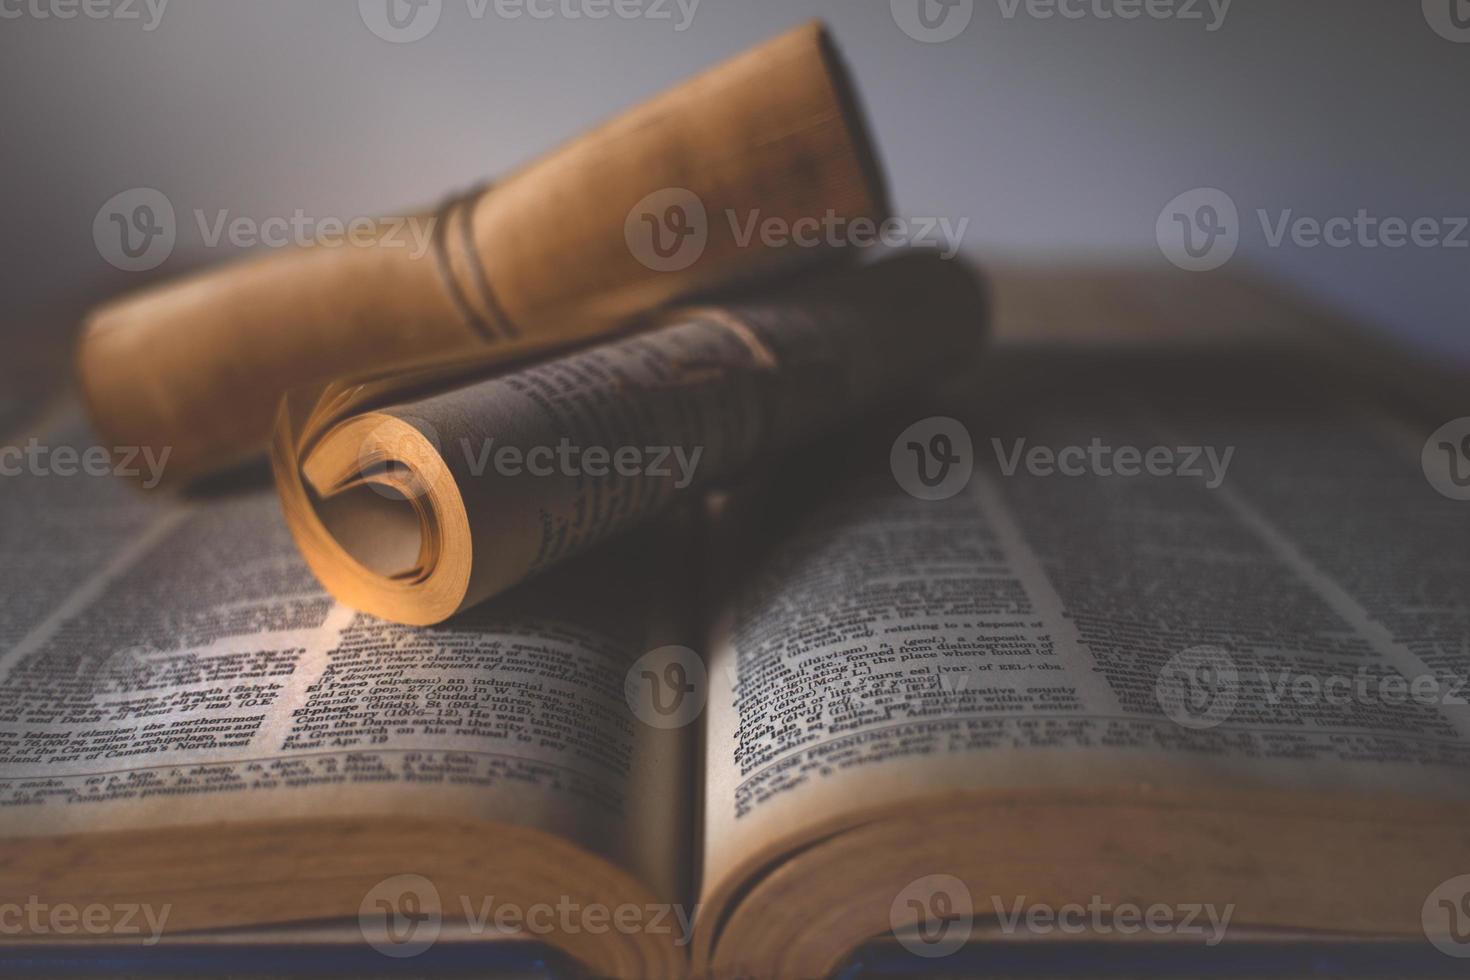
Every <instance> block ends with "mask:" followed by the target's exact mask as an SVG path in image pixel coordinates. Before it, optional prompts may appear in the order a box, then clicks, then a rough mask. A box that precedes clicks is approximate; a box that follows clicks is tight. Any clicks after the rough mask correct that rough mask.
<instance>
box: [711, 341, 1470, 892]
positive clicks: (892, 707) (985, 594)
mask: <svg viewBox="0 0 1470 980" xmlns="http://www.w3.org/2000/svg"><path fill="white" fill-rule="evenodd" d="M1273 357H1274V355H1273ZM1237 367H1238V368H1239V370H1236V368H1237ZM1242 378H1249V379H1250V381H1251V383H1249V384H1245V383H1242V381H1241V379H1242ZM1358 394H1359V395H1361V393H1358ZM1363 405H1364V401H1363V399H1362V398H1361V397H1355V398H1354V397H1345V395H1344V393H1343V392H1341V391H1339V390H1337V389H1336V388H1335V387H1334V385H1333V383H1332V381H1331V379H1323V378H1316V377H1314V376H1313V375H1312V373H1311V369H1310V368H1309V367H1306V366H1302V365H1287V364H1286V363H1285V362H1280V363H1278V362H1276V361H1274V360H1272V359H1271V358H1267V359H1266V360H1264V361H1262V360H1260V359H1245V360H1243V361H1242V362H1241V363H1240V364H1238V365H1234V366H1232V365H1231V364H1229V363H1226V362H1224V361H1222V360H1221V359H1219V358H1206V359H1201V358H1199V357H1198V355H1183V356H1175V357H1169V356H1161V355H1158V354H1144V355H1137V354H1130V353H1121V354H1118V355H1116V356H1111V357H1098V356H1092V357H1079V358H1075V359H1068V358H1067V357H1065V356H1062V357H1057V356H1053V355H1045V354H1041V355H1020V356H1016V357H1011V358H1003V357H1002V356H1001V355H999V354H996V355H994V357H993V364H992V366H991V368H990V369H989V370H988V371H987V372H985V373H984V374H983V375H982V376H981V377H978V378H976V379H975V380H974V383H973V385H972V386H971V387H970V390H969V394H968V397H967V399H966V402H965V404H964V405H963V406H962V407H959V408H956V407H954V406H950V408H948V409H941V408H921V409H915V410H914V411H912V412H911V413H910V414H908V415H904V416H902V417H895V418H894V419H893V420H892V422H891V424H890V425H889V426H888V427H887V429H886V430H884V431H883V432H882V438H881V439H874V440H868V441H863V442H854V443H853V444H852V445H850V446H846V447H843V448H841V449H838V450H834V451H833V452H832V453H830V454H828V456H827V457H825V458H822V459H817V460H813V461H810V463H809V464H808V465H807V466H805V467H804V468H793V469H790V470H785V471H783V472H782V473H781V474H780V477H779V479H778V480H776V481H775V483H776V485H777V488H778V489H779V490H780V491H781V493H782V494H785V496H786V497H787V498H792V497H797V496H800V494H798V493H796V492H795V491H793V490H792V488H793V487H801V486H803V481H806V482H807V483H809V484H811V485H813V487H816V486H820V487H821V489H810V490H808V491H804V492H805V494H806V497H807V499H806V500H805V501H799V502H788V503H785V504H779V505H771V506H759V505H758V506H754V507H751V508H750V509H751V510H752V511H755V512H757V514H756V516H757V517H758V520H756V521H755V522H754V523H746V524H743V525H741V527H740V528H739V529H738V530H733V531H730V532H728V533H727V535H726V537H727V538H728V539H729V540H732V541H734V542H735V543H736V545H737V546H738V548H737V549H736V550H744V551H746V552H749V554H748V555H747V556H745V557H743V558H739V559H730V560H729V561H731V562H733V563H735V564H737V565H738V568H739V570H738V571H737V572H734V573H732V575H731V578H732V585H731V586H730V587H729V588H728V590H727V591H726V593H725V594H724V599H725V601H724V603H723V607H724V611H723V614H722V616H721V617H720V619H719V621H718V622H717V623H716V625H715V628H714V631H713V638H712V640H711V641H710V642H711V646H710V657H709V661H710V662H709V666H710V671H709V673H710V678H711V694H710V703H709V709H708V710H709V721H708V739H707V746H706V778H707V782H706V791H705V807H706V813H705V822H704V826H705V842H704V855H705V861H706V865H705V872H706V873H705V878H704V894H705V898H706V901H708V900H709V899H710V898H711V896H712V895H714V894H716V893H717V892H719V891H720V890H722V889H728V888H730V887H731V886H732V882H734V881H735V880H736V879H737V878H738V877H739V876H740V874H745V873H748V872H749V871H750V870H751V869H752V868H753V867H754V866H755V865H756V864H757V863H760V862H764V861H768V860H771V859H773V858H774V857H776V856H778V855H779V854H780V853H782V852H783V851H782V849H783V848H784V849H787V850H789V849H790V848H791V847H793V846H794V845H795V844H797V843H799V842H801V841H802V840H810V839H813V838H814V837H815V836H818V835H821V834H825V833H828V832H830V831H831V830H832V829H834V827H837V826H841V825H844V824H845V825H851V824H854V823H857V822H860V821H862V820H864V819H867V818H869V817H871V816H872V815H874V814H876V813H879V812H882V811H884V810H885V809H892V808H894V807H896V806H900V805H904V804H912V803H913V801H915V800H917V799H920V798H923V797H926V796H931V795H932V796H935V797H939V796H942V795H943V794H952V793H955V792H962V791H965V790H995V789H1006V790H1009V789H1015V790H1017V791H1023V790H1028V789H1037V788H1040V789H1046V788H1048V787H1052V788H1059V789H1066V790H1069V791H1072V790H1102V791H1106V790H1108V789H1109V788H1110V787H1115V788H1123V789H1127V790H1128V791H1129V792H1130V793H1131V794H1134V795H1136V794H1137V793H1140V792H1142V793H1147V792H1148V791H1150V790H1151V789H1164V790H1169V791H1173V792H1177V791H1180V790H1185V791H1188V790H1189V788H1190V787H1198V788H1200V789H1201V790H1204V789H1210V790H1212V791H1216V792H1218V791H1219V790H1220V789H1222V788H1232V787H1233V788H1238V789H1240V790H1242V791H1245V790H1259V791H1266V792H1273V791H1276V790H1281V791H1289V792H1297V791H1300V792H1307V793H1325V794H1347V795H1358V796H1362V795H1367V796H1382V795H1384V794H1394V795H1396V796H1414V797H1425V798H1434V799H1445V798H1458V799H1464V798H1465V797H1466V796H1467V795H1470V785H1467V783H1466V781H1465V778H1464V776H1465V772H1466V770H1467V769H1470V716H1467V711H1470V709H1467V707H1466V703H1465V697H1466V695H1467V693H1470V691H1467V688H1466V677H1467V673H1470V647H1467V637H1470V605H1467V602H1470V597H1467V595H1466V593H1465V590H1464V587H1463V586H1464V583H1465V582H1466V581H1470V557H1467V553H1466V551H1465V549H1464V548H1463V547H1461V546H1460V545H1462V544H1463V542H1464V527H1465V524H1464V513H1463V509H1464V507H1465V504H1464V503H1463V502H1461V501H1457V500H1452V499H1449V498H1447V497H1446V496H1443V495H1441V494H1440V493H1438V492H1436V490H1435V488H1434V487H1433V486H1432V485H1431V483H1430V482H1429V481H1428V480H1426V476H1425V474H1424V472H1422V471H1421V465H1420V463H1421V460H1420V449H1421V447H1422V446H1423V445H1424V440H1425V439H1426V437H1428V436H1429V434H1430V432H1431V431H1432V430H1433V429H1434V427H1435V424H1438V423H1437V422H1436V423H1433V424H1431V422H1421V421H1418V420H1405V419H1394V418H1390V417H1389V416H1387V415H1385V414H1382V413H1377V412H1376V411H1375V410H1370V409H1366V408H1364V407H1363ZM950 415H954V416H958V418H955V419H951V420H950V421H935V420H934V419H935V418H937V417H941V416H945V417H947V416H950ZM926 417H929V419H930V420H929V421H928V422H923V421H922V420H924V419H925V418H926ZM1440 421H1443V420H1440ZM911 423H922V424H920V425H919V426H918V428H913V429H907V430H906V426H909V425H910V424H911ZM940 432H943V433H946V434H947V435H948V436H950V437H951V438H950V441H949V443H948V444H947V445H945V444H941V443H937V442H935V441H934V439H933V436H934V435H935V434H936V433H940ZM962 442H964V443H967V444H968V445H967V446H966V447H962V446H961V444H962ZM913 446H918V447H919V449H918V450H917V451H913V449H912V447H913ZM1038 448H1040V449H1041V450H1044V451H1043V452H1040V453H1037V452H1034V450H1037V449H1038ZM1124 449H1128V450H1130V451H1129V452H1127V453H1124V452H1121V450H1124ZM1155 449H1157V450H1158V451H1157V452H1154V453H1153V455H1152V456H1150V455H1149V454H1150V451H1151V450H1155ZM940 456H954V457H956V458H955V460H954V462H953V463H952V472H951V473H950V474H948V475H946V476H945V479H944V480H939V481H936V485H935V486H933V487H929V486H926V485H925V484H924V483H923V482H922V481H920V480H919V479H918V478H917V474H918V472H919V470H918V469H917V468H916V467H925V468H926V472H927V474H928V475H929V476H930V477H937V476H939V475H940V473H941V471H942V470H943V469H945V467H942V466H941V465H940V462H939V457H940ZM1150 459H1152V461H1153V463H1152V465H1153V466H1154V468H1155V470H1156V472H1148V471H1146V470H1145V469H1144V466H1145V465H1146V463H1147V461H1148V460H1150ZM1120 470H1122V471H1123V472H1120ZM834 471H836V472H835V473H834ZM924 496H929V497H933V498H939V497H942V498H943V499H921V498H922V497H924ZM772 499H780V495H779V494H778V495H776V496H775V497H773V498H772ZM732 520H734V522H735V523H737V524H739V523H740V521H739V518H734V519H732ZM753 540H758V541H759V542H760V544H758V545H754V546H752V545H751V544H750V542H751V541H753ZM713 560H714V562H715V564H716V565H720V564H722V562H724V561H725V560H724V559H722V558H719V557H716V558H715V559H713ZM941 805H942V804H941Z"/></svg>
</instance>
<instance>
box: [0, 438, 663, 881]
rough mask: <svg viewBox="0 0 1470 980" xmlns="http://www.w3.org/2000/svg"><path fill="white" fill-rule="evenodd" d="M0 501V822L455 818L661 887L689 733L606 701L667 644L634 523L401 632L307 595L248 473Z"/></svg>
mask: <svg viewBox="0 0 1470 980" xmlns="http://www.w3.org/2000/svg"><path fill="white" fill-rule="evenodd" d="M91 442H92V437H91V436H90V434H89V433H88V432H87V430H86V429H85V428H84V427H82V426H81V425H79V424H76V423H75V422H72V423H70V424H67V425H63V426H62V427H60V428H58V429H56V430H53V431H50V432H47V433H45V434H44V435H43V436H41V437H38V438H37V439H36V440H35V443H34V444H35V445H36V446H38V447H42V448H45V449H47V450H48V451H50V452H51V453H52V454H53V455H54V454H55V450H56V448H57V447H61V446H71V447H79V448H84V447H87V446H89V445H90V444H91ZM20 444H21V445H24V442H23V441H22V442H21V443H20ZM38 452H39V451H38ZM38 458H39V455H38ZM0 492H4V493H5V494H6V496H7V504H8V506H6V507H5V508H3V510H0V522H3V528H0V534H3V538H4V541H5V554H6V557H7V561H6V562H5V563H4V564H3V566H0V597H3V599H0V602H4V604H5V606H6V615H5V616H4V617H3V621H0V622H3V626H0V630H3V631H4V632H3V636H0V640H3V644H0V647H3V650H4V654H3V657H0V835H3V836H6V837H17V836H27V835H53V834H67V833H83V832H89V831H96V830H123V829H150V828H167V827H179V826H195V825H200V824H206V823H210V822H213V821H250V820H271V819H288V818H293V817H317V816H320V817H335V816H341V815H344V814H363V813H383V814H394V815H408V816H460V817H466V818H482V819H486V820H493V821H503V822H507V823H511V824H517V825H521V826H526V827H531V828H535V829H538V830H542V831H546V832H548V833H553V834H557V835H560V836H562V837H565V838H566V839H568V840H570V841H572V842H573V843H575V844H579V845H581V846H582V847H584V848H586V849H587V850H589V851H591V852H593V853H597V854H601V855H603V856H605V857H607V858H608V859H610V860H611V861H612V862H613V863H614V864H617V865H619V866H621V867H624V868H626V869H628V870H630V871H632V872H633V873H634V875H635V876H637V877H639V878H640V879H642V880H643V881H644V882H645V883H647V884H648V885H649V887H650V888H651V889H653V890H655V892H656V893H659V894H664V895H674V894H675V893H676V889H677V888H678V887H679V885H678V882H679V880H680V878H681V875H682V874H683V871H682V870H681V869H682V868H684V867H685V866H687V863H688V862H687V858H688V849H687V848H688V845H687V840H688V837H687V834H688V825H689V821H690V811H689V805H690V801H689V799H688V797H689V761H688V759H689V756H688V753H689V752H690V751H691V750H692V745H691V744H690V743H689V742H688V741H686V740H687V739H689V738H690V735H689V733H688V732H686V731H679V730H674V729H662V728H658V727H655V726H652V725H648V724H645V723H644V722H643V721H641V720H640V719H639V717H638V716H637V715H636V713H635V711H634V710H633V708H632V706H631V704H630V702H629V701H628V700H627V698H626V696H625V678H626V675H627V673H628V670H629V668H630V665H632V664H633V663H634V661H635V660H636V659H637V658H639V657H640V656H642V655H643V654H644V653H646V652H647V651H649V650H651V649H653V648H655V647H657V646H660V645H661V644H663V643H671V642H674V640H675V639H676V637H675V636H674V633H675V632H676V627H674V625H673V623H674V620H673V616H672V613H671V612H670V608H669V607H670V605H671V604H672V603H674V602H675V601H676V597H675V596H674V595H673V594H672V592H670V591H667V590H666V589H665V587H664V584H663V583H662V582H661V581H660V577H661V575H662V574H663V572H664V571H665V570H666V569H668V568H670V567H672V565H673V563H672V562H670V561H669V560H667V559H666V558H665V557H663V556H664V555H665V551H664V549H665V547H666V545H667V543H668V542H667V541H665V540H662V539H660V538H659V537H658V536H657V535H654V536H649V537H645V538H641V539H639V541H636V542H628V543H627V544H626V545H624V546H623V547H624V551H622V552H619V553H616V554H614V553H606V554H599V555H593V556H590V557H589V559H588V561H587V562H586V563H581V564H578V565H577V566H576V567H575V568H569V569H567V570H566V572H565V573H564V574H560V575H554V576H549V577H546V578H544V579H541V580H540V581H538V582H537V583H535V584H533V585H531V586H528V587H527V588H524V589H519V590H516V591H514V592H512V593H510V594H508V595H506V596H505V597H503V598H502V599H501V600H500V601H497V602H495V603H491V604H488V605H486V606H485V607H483V608H481V609H478V610H476V611H475V612H474V613H472V614H470V615H467V616H464V617H460V618H458V619H455V620H453V621H451V622H449V623H446V624H444V625H443V626H442V627H439V628H436V629H433V630H416V629H410V628H406V627H400V626H395V625H392V624H388V623H385V622H382V621H380V620H376V619H374V618H372V617H370V616H366V615H362V614H359V613H356V612H354V611H353V610H351V609H349V608H347V607H345V606H342V605H340V604H339V603H337V602H336V601H334V600H333V599H332V598H331V597H330V596H328V595H327V594H326V593H325V592H324V591H323V590H322V589H321V587H320V586H319V585H318V584H317V582H316V581H315V579H314V578H313V577H312V575H311V573H310V572H309V571H308V570H307V568H306V566H305V564H304V563H303V562H302V560H301V558H300V556H299V555H298V553H297V551H296V548H295V546H294V544H293V542H292V541H291V538H290V536H289V534H288V533H287V532H286V529H285V527H284V525H283V523H282V521H281V518H280V514H279V503H278V501H277V500H276V498H275V495H274V494H273V493H271V492H270V490H269V488H268V486H267V485H266V484H265V482H264V480H263V474H262V479H261V481H260V485H259V486H258V487H257V488H256V489H254V490H247V491H243V492H240V493H231V494H228V495H220V496H216V497H213V498H210V499H204V500H195V501H192V502H185V501H178V500H176V499H173V498H164V497H161V496H160V495H157V494H152V495H150V494H144V493H139V492H138V491H137V490H136V489H135V488H133V487H130V486H128V485H127V483H126V482H124V481H123V480H119V479H117V478H116V477H115V476H111V475H108V476H88V475H85V474H82V475H74V476H63V475H59V471H58V472H57V473H46V474H43V475H38V473H37V472H25V473H22V474H20V475H17V476H14V477H8V478H6V479H5V480H4V481H3V485H0ZM608 563H612V564H613V565H615V567H617V568H618V569H619V572H618V574H616V575H611V574H607V568H608V567H609V566H608Z"/></svg>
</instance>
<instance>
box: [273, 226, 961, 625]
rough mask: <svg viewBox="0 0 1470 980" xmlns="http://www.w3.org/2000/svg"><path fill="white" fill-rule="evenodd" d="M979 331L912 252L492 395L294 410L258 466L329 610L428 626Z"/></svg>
mask: <svg viewBox="0 0 1470 980" xmlns="http://www.w3.org/2000/svg"><path fill="white" fill-rule="evenodd" d="M984 316H985V309H984V297H983V293H982V290H981V288H980V285H979V281H978V279H977V278H976V276H975V273H974V272H973V271H972V270H971V269H970V268H968V267H967V266H965V265H964V264H963V263H962V262H959V261H952V260H944V259H940V258H937V257H935V256H933V255H930V254H922V253H920V254H912V255H906V256H902V257H899V258H895V259H891V260H889V261H886V262H883V263H879V264H877V265H876V266H873V267H871V268H868V267H858V268H850V269H845V270H842V271H840V272H835V273H828V274H826V275H824V276H821V277H818V278H817V279H815V280H814V281H810V282H806V283H805V284H804V285H801V286H797V287H794V288H789V289H786V290H784V291H779V292H774V293H772V294H771V295H768V296H764V297H756V298H750V299H743V300H739V301H735V302H731V303H726V304H723V305H720V306H711V307H705V308H691V309H688V310H682V311H671V312H670V313H669V314H668V318H667V321H666V322H665V323H664V324H663V325H659V326H656V327H653V328H651V329H649V330H646V331H640V332H638V333H634V334H630V335H628V336H625V337H620V338H614V339H611V340H608V341H606V342H604V343H601V344H598V345H596V346H592V347H587V348H583V349H580V350H577V351H573V352H570V353H567V354H564V355H561V356H558V357H553V358H551V359H548V360H544V361H541V362H538V363H535V364H532V365H529V366H524V367H520V368H517V369H511V370H507V371H503V372H502V373H500V374H498V375H496V376H493V377H489V378H482V379H455V380H450V379H445V378H433V377H428V376H424V375H419V376H413V377H409V378H404V379H400V381H401V387H402V388H403V392H402V393H399V394H397V395H396V396H395V394H394V393H393V392H392V391H391V390H390V389H389V388H388V387H386V386H385V385H386V383H385V382H382V381H379V382H374V383H351V384H333V385H327V386H324V387H322V388H320V389H315V390H310V391H302V392H295V393H293V394H292V395H290V396H288V398H287V399H286V402H285V404H284V406H283V411H282V414H281V417H280V420H279V422H278V424H277V430H276V434H275V439H274V444H273V448H272V463H273V466H274V468H275V473H276V484H277V488H278V490H279V491H280V494H281V498H282V502H283V505H284V509H285V514H286V522H287V524H288V526H289V527H290V528H291V531H292V533H293V534H294V535H295V537H296V541H297V543H298V544H299V545H300V547H301V550H302V552H303V554H304V555H305V557H306V560H307V563H308V564H309V565H310V566H311V568H312V570H313V571H314V572H315V573H316V575H317V577H318V578H319V579H320V580H321V581H322V583H323V584H324V585H325V586H326V587H327V589H328V590H329V591H331V592H332V593H333V594H334V595H335V596H337V597H338V598H339V599H341V600H342V601H343V602H345V603H347V604H348V605H351V606H354V607H356V608H358V609H361V610H364V611H367V612H370V613H374V614H376V615H378V616H381V617H383V618H386V619H391V620H395V621H398V622H403V623H412V624H420V625H422V624H429V623H435V622H439V621H440V620H443V619H445V618H447V617H448V616H450V615H452V614H454V613H455V612H458V611H459V610H461V609H464V608H466V607H468V606H471V605H473V604H475V603H477V602H480V601H481V600H483V599H486V598H488V597H490V596H492V595H494V594H496V593H498V592H500V591H502V590H504V589H506V588H508V587H510V586H512V585H514V584H515V583H517V582H519V581H521V580H522V579H525V578H527V577H528V576H531V575H534V574H536V573H537V572H539V571H541V570H543V569H546V568H549V567H551V566H552V565H554V564H556V563H557V562H559V561H561V560H562V559H564V558H567V557H569V556H571V555H574V554H576V553H578V552H580V551H583V550H585V549H586V548H588V547H589V546H591V545H593V544H595V543H597V542H598V541H601V540H603V539H605V538H607V537H608V536H609V535H611V534H613V533H615V532H617V531H619V530H621V529H623V528H626V527H630V526H632V525H634V524H636V523H638V522H639V521H642V520H644V519H646V518H648V517H650V516H652V515H653V514H655V513H657V512H658V511H660V510H661V509H663V508H664V507H665V506H667V505H668V504H669V503H670V502H671V501H672V500H673V499H675V498H676V497H677V496H678V495H679V494H681V493H686V492H690V491H694V490H697V489H698V488H700V487H703V486H707V485H708V484H709V483H710V482H712V481H717V480H723V479H725V478H728V477H733V476H734V475H736V474H737V472H738V471H739V470H740V469H741V468H743V467H745V466H746V465H748V464H750V463H751V462H752V461H753V460H756V459H757V458H758V457H761V456H764V455H766V454H769V453H774V452H778V451H780V450H782V449H784V448H788V447H791V446H794V445H797V444H799V443H801V442H802V441H803V440H807V439H810V438H812V437H813V436H815V435H817V434H818V433H820V432H822V431H823V430H824V429H827V428H829V427H831V426H832V425H834V424H836V423H837V422H839V421H841V420H843V419H847V418H850V417H852V416H853V415H854V414H856V413H860V412H862V411H864V410H866V409H868V408H871V407H873V406H875V405H876V404H878V403H879V402H881V401H882V400H884V399H886V398H889V397H892V396H894V395H896V394H898V393H901V392H902V391H903V390H904V389H906V388H909V387H911V386H913V385H915V384H916V383H918V382H923V381H932V380H933V379H935V378H937V377H940V376H942V375H944V374H947V373H948V372H950V371H951V370H952V369H953V368H955V367H956V366H962V365H966V364H971V363H973V360H974V355H975V352H976V350H977V347H978V344H979V341H980V339H981V335H982V329H983V324H984ZM446 384H447V386H446Z"/></svg>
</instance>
